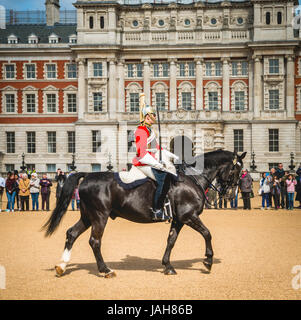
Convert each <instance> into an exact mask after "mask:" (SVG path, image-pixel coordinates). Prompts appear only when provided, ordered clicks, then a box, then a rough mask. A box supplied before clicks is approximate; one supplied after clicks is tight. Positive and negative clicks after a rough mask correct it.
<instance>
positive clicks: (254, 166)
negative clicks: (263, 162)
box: [250, 151, 257, 172]
mask: <svg viewBox="0 0 301 320" xmlns="http://www.w3.org/2000/svg"><path fill="white" fill-rule="evenodd" d="M251 158H252V163H251V165H250V168H251V169H252V171H253V172H254V171H256V168H257V166H256V165H255V152H254V151H253V152H252V154H251Z"/></svg>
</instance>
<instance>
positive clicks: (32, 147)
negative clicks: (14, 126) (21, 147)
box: [26, 132, 36, 153]
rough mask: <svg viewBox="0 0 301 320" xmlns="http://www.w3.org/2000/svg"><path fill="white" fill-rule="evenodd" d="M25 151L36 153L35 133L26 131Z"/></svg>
mask: <svg viewBox="0 0 301 320" xmlns="http://www.w3.org/2000/svg"><path fill="white" fill-rule="evenodd" d="M26 134H27V152H28V153H36V133H35V132H27V133H26Z"/></svg>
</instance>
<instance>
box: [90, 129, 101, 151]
mask: <svg viewBox="0 0 301 320" xmlns="http://www.w3.org/2000/svg"><path fill="white" fill-rule="evenodd" d="M100 151H101V132H100V131H96V130H95V131H94V130H93V131H92V152H100Z"/></svg>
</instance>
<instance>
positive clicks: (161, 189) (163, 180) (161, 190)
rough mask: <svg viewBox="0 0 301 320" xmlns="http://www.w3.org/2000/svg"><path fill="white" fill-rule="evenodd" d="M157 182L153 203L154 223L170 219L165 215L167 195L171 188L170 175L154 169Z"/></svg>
mask: <svg viewBox="0 0 301 320" xmlns="http://www.w3.org/2000/svg"><path fill="white" fill-rule="evenodd" d="M152 171H153V173H154V175H155V178H156V181H157V184H158V185H157V189H156V191H155V196H154V201H153V208H152V212H153V221H167V220H169V218H170V217H168V216H166V215H165V214H164V210H163V205H164V200H165V198H166V195H167V193H168V190H169V186H170V179H169V177H168V174H167V173H166V172H164V171H160V170H157V169H154V168H153V169H152Z"/></svg>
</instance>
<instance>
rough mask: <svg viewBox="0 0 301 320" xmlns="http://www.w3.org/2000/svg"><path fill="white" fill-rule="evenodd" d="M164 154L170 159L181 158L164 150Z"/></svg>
mask: <svg viewBox="0 0 301 320" xmlns="http://www.w3.org/2000/svg"><path fill="white" fill-rule="evenodd" d="M163 152H165V154H166V155H167V156H168V157H169V158H174V159H175V160H179V157H178V156H177V155H175V154H173V153H171V152H169V151H167V150H163Z"/></svg>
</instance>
